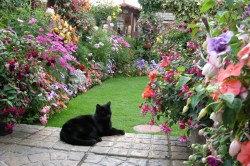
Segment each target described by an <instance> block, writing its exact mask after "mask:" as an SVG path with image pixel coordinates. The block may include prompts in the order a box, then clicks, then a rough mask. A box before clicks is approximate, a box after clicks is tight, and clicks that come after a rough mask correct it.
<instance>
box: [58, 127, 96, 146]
mask: <svg viewBox="0 0 250 166" xmlns="http://www.w3.org/2000/svg"><path fill="white" fill-rule="evenodd" d="M60 139H61V140H62V141H64V142H66V143H68V144H71V145H82V146H93V145H95V144H96V143H97V141H96V140H95V139H89V140H84V139H79V138H78V137H76V136H72V135H71V136H68V134H66V133H65V132H64V131H63V130H61V132H60Z"/></svg>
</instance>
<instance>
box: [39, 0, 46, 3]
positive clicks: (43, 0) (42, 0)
mask: <svg viewBox="0 0 250 166" xmlns="http://www.w3.org/2000/svg"><path fill="white" fill-rule="evenodd" d="M40 1H41V2H42V3H47V2H48V0H40Z"/></svg>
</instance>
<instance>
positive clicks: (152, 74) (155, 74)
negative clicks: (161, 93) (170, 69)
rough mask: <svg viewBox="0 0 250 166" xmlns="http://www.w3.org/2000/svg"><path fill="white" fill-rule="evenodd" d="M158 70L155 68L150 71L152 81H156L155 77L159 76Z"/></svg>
mask: <svg viewBox="0 0 250 166" xmlns="http://www.w3.org/2000/svg"><path fill="white" fill-rule="evenodd" d="M157 74H158V71H157V70H153V71H151V72H150V73H149V79H150V80H151V81H154V79H155V78H156V77H157Z"/></svg>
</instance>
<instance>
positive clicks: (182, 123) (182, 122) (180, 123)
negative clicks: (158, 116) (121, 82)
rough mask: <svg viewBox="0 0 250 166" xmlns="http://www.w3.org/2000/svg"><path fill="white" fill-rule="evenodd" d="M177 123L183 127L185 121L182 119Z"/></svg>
mask: <svg viewBox="0 0 250 166" xmlns="http://www.w3.org/2000/svg"><path fill="white" fill-rule="evenodd" d="M178 124H179V127H180V129H185V123H184V121H183V120H178Z"/></svg>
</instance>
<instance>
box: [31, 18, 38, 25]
mask: <svg viewBox="0 0 250 166" xmlns="http://www.w3.org/2000/svg"><path fill="white" fill-rule="evenodd" d="M35 22H37V20H36V19H35V18H32V19H31V20H29V24H34V23H35Z"/></svg>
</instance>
